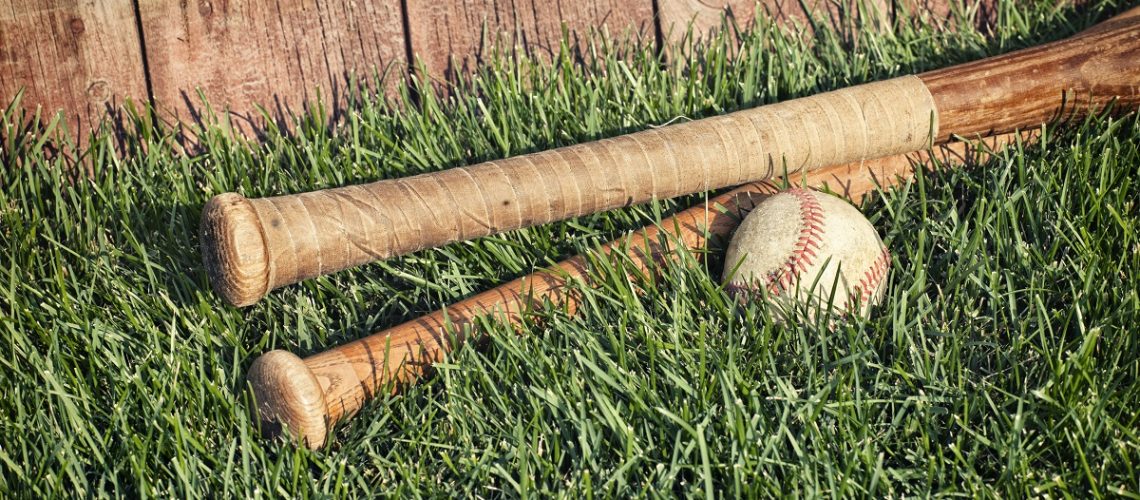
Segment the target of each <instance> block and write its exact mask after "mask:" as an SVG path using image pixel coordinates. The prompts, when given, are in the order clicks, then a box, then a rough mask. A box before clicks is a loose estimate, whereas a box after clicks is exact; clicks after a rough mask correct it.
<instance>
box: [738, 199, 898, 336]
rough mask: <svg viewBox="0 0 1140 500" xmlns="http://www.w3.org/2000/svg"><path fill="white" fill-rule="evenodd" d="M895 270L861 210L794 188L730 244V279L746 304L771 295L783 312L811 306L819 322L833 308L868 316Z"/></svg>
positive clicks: (767, 203) (754, 215)
mask: <svg viewBox="0 0 1140 500" xmlns="http://www.w3.org/2000/svg"><path fill="white" fill-rule="evenodd" d="M890 263H891V256H890V253H889V252H887V248H886V247H885V246H884V245H883V241H882V240H881V239H879V234H878V233H877V232H875V228H874V226H872V225H871V222H870V221H868V220H867V218H866V217H864V216H863V214H862V213H860V212H859V210H858V209H856V208H855V207H853V206H851V204H849V203H847V202H846V201H844V200H842V199H840V198H837V197H834V196H831V195H827V194H824V193H820V192H818V191H813V190H810V189H801V188H793V189H789V190H787V191H782V192H780V193H777V194H775V195H772V196H770V197H768V198H767V199H765V200H763V201H761V202H760V203H759V204H758V205H757V206H756V207H755V208H754V209H753V210H752V211H751V212H750V213H749V214H748V215H747V216H746V217H745V218H744V221H743V222H741V224H740V227H739V228H737V230H736V234H734V235H733V237H732V241H731V242H730V243H729V245H728V252H727V255H726V259H725V269H724V279H725V281H727V282H728V283H727V286H726V288H727V289H728V290H729V292H731V293H732V294H733V295H735V296H737V297H738V298H740V299H743V300H748V299H750V298H759V297H760V296H762V295H763V290H767V296H768V297H769V299H773V300H775V301H776V302H777V303H778V305H779V306H781V309H782V310H781V311H779V312H781V313H787V312H789V310H790V309H792V308H795V309H798V310H804V309H802V307H803V306H807V309H806V311H808V313H809V315H811V316H810V317H813V318H814V314H813V312H814V311H815V310H817V308H821V307H826V306H827V305H828V304H829V303H830V304H831V306H832V307H833V308H834V309H835V310H837V312H841V313H844V312H848V311H857V312H858V313H859V314H860V315H863V316H866V315H867V314H868V313H869V312H870V310H871V307H872V306H873V305H875V304H877V303H878V302H879V300H881V299H882V297H883V289H884V288H885V287H884V283H885V282H886V277H887V272H888V271H889V270H890V267H891V266H890ZM813 284H814V287H813ZM833 292H834V297H832V293H833ZM829 300H830V302H829ZM779 319H783V318H779Z"/></svg>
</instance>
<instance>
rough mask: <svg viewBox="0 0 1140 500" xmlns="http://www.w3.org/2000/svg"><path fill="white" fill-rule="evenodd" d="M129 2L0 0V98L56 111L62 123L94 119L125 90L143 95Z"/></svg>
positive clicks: (85, 124) (84, 124) (86, 123)
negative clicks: (20, 97) (19, 95)
mask: <svg viewBox="0 0 1140 500" xmlns="http://www.w3.org/2000/svg"><path fill="white" fill-rule="evenodd" d="M142 62H143V59H142V53H141V51H140V49H139V39H138V30H137V29H136V25H135V18H134V11H133V9H132V7H131V3H130V2H122V1H94V2H91V1H80V0H47V1H39V2H36V1H32V0H0V100H3V102H2V103H0V106H7V105H8V104H9V103H10V102H11V100H12V99H13V98H15V96H16V94H17V92H19V90H20V89H21V88H22V89H23V90H24V96H23V100H22V101H21V102H22V106H23V107H24V108H25V109H27V110H29V111H34V110H35V109H36V108H40V109H41V110H42V111H44V112H46V113H54V112H56V111H59V110H63V111H64V116H65V118H66V120H67V123H68V127H69V129H70V130H72V131H74V132H81V131H84V130H87V129H90V128H92V127H94V126H96V125H97V124H98V123H99V121H100V120H101V119H102V118H103V116H104V114H105V111H106V110H107V109H108V108H114V107H116V106H118V105H120V104H122V103H123V100H124V99H126V98H128V97H129V98H132V99H135V100H139V101H142V102H146V100H147V91H146V75H145V73H144V71H143V64H142Z"/></svg>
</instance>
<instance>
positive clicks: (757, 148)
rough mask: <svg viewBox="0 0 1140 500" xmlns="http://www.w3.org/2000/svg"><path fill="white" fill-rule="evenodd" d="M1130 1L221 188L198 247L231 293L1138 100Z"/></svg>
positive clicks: (1138, 32) (245, 297)
mask: <svg viewBox="0 0 1140 500" xmlns="http://www.w3.org/2000/svg"><path fill="white" fill-rule="evenodd" d="M1135 13H1136V10H1133V11H1130V12H1129V13H1128V14H1126V15H1125V16H1118V17H1117V18H1114V19H1113V20H1111V21H1109V22H1106V23H1102V25H1099V26H1098V28H1095V29H1092V30H1089V31H1086V32H1084V33H1082V34H1079V35H1077V36H1074V37H1072V38H1069V39H1067V40H1064V41H1061V42H1056V43H1051V44H1047V45H1043V46H1040V47H1035V48H1030V49H1026V50H1022V51H1018V52H1013V53H1010V54H1006V55H1002V56H997V57H993V58H989V59H985V60H982V61H978V62H973V63H968V64H963V65H960V66H955V67H952V68H947V69H942V70H937V71H932V72H929V73H924V74H921V75H917V76H907V77H902V78H895V79H891V80H886V81H882V82H876V83H870V84H865V85H859V86H855V87H850V88H846V89H842V90H837V91H834V92H828V93H824V94H819V95H815V96H811V97H806V98H802V99H795V100H791V101H787V102H783V103H779V104H773V105H769V106H762V107H758V108H753V109H748V110H743V111H738V112H735V113H730V114H727V115H722V116H716V117H711V118H705V119H702V120H697V121H694V122H689V123H685V124H680V125H672V126H668V127H663V128H659V129H654V130H646V131H642V132H638V133H634V134H629V135H624V136H620V137H616V138H612V139H603V140H600V141H596V142H591V143H586V144H579V145H575V146H570V147H565V148H559V149H554V150H550V151H544V152H540V153H534V154H529V155H524V156H518V157H514V158H508V159H504V160H496V161H490V162H485V163H481V164H478V165H473V166H468V167H460V168H453V169H449V170H444V171H441V172H435V173H431V174H425V175H418V176H414V177H407V178H402V179H390V180H383V181H379V182H374V183H371V184H366V185H360V186H348V187H341V188H335V189H328V190H322V191H315V192H310V193H302V194H295V195H287V196H278V197H272V198H260V199H247V198H244V197H242V196H241V195H238V194H234V193H226V194H222V195H219V196H217V197H215V198H214V199H212V200H210V202H209V203H208V204H207V205H206V207H205V209H204V211H203V215H202V238H201V241H202V254H203V259H204V262H205V266H206V269H207V271H208V273H209V274H210V279H211V282H212V283H213V286H214V288H215V290H217V291H218V292H219V293H220V294H221V295H222V296H223V297H225V298H226V300H228V301H229V302H230V303H232V304H234V305H238V306H243V305H249V304H252V303H254V302H256V301H257V300H259V299H260V298H261V297H262V296H264V295H265V294H266V293H267V292H268V291H269V290H272V289H274V288H277V287H280V286H284V285H287V284H290V283H295V282H298V281H301V280H304V279H308V278H311V277H314V276H319V275H322V274H327V273H330V272H334V271H338V270H341V269H345V268H348V267H352V266H356V265H360V264H364V263H367V262H371V261H375V260H378V259H384V258H388V257H393V256H397V255H402V254H406V253H408V252H412V251H416V250H420V249H423V248H429V247H435V246H440V245H444V244H447V243H450V242H454V241H459V240H467V239H471V238H476V237H480V236H486V235H489V234H494V233H498V232H502V231H506V230H511V229H517V228H521V227H527V226H532V225H536V224H542V223H546V222H552V221H555V220H561V219H566V218H570V217H575V216H579V215H583V214H588V213H594V212H598V211H602V210H607V209H612V208H617V207H621V206H626V205H630V204H633V203H641V202H645V201H649V200H651V199H654V198H658V199H663V198H670V197H674V196H679V195H683V194H687V193H693V192H698V191H704V190H709V189H717V188H722V187H727V186H733V185H738V184H742V183H744V182H750V181H757V180H763V179H768V178H771V177H772V176H773V175H777V174H780V173H784V172H796V171H800V170H812V169H816V168H819V167H822V166H825V165H835V164H840V163H846V162H853V161H862V160H866V159H871V158H879V157H884V156H888V155H893V154H899V153H904V152H908V151H914V150H918V149H922V148H924V147H926V146H928V145H929V144H930V143H931V142H932V141H933V142H935V143H942V142H945V141H946V140H948V139H949V138H950V137H951V136H952V135H962V136H967V137H975V136H979V135H982V134H990V133H1003V132H1008V131H1012V130H1014V129H1017V128H1029V127H1035V126H1037V125H1040V124H1041V123H1044V122H1046V121H1049V120H1051V119H1054V118H1059V117H1065V116H1068V115H1075V114H1081V113H1085V112H1087V111H1088V110H1089V109H1099V108H1100V107H1101V106H1103V105H1105V104H1106V103H1108V102H1110V101H1112V100H1114V99H1117V100H1119V103H1120V104H1121V105H1122V106H1128V107H1135V106H1136V105H1137V104H1138V103H1140V19H1138V18H1137V17H1136V16H1135Z"/></svg>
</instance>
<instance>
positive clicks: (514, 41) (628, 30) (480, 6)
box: [408, 0, 654, 79]
mask: <svg viewBox="0 0 1140 500" xmlns="http://www.w3.org/2000/svg"><path fill="white" fill-rule="evenodd" d="M653 23H654V19H653V2H652V0H515V1H513V2H512V1H505V0H446V1H420V0H409V1H408V31H409V33H408V34H409V36H410V39H411V46H412V51H413V52H414V53H415V55H416V57H418V58H419V59H420V61H422V62H423V64H424V66H426V68H427V71H428V74H429V75H430V76H431V77H432V78H436V79H440V78H451V77H454V76H455V75H456V74H463V73H467V72H469V71H470V70H471V69H472V68H473V67H474V65H476V64H478V63H479V62H480V61H481V60H482V59H483V58H484V57H485V56H486V55H487V52H488V51H489V50H490V48H491V47H493V45H494V44H495V43H496V42H501V43H504V44H510V45H508V46H517V47H521V48H523V49H524V50H526V51H527V52H528V53H529V54H532V55H538V56H547V57H549V56H550V55H552V54H556V53H557V52H558V46H559V44H560V43H561V40H562V27H563V24H565V26H566V28H567V30H568V31H569V32H570V34H571V37H572V39H574V38H576V39H578V40H582V39H583V37H584V36H586V35H588V32H589V30H590V28H591V27H595V28H598V29H601V28H602V27H603V26H604V27H605V29H607V30H608V31H609V33H610V34H611V35H614V36H621V35H625V34H630V35H631V36H632V35H640V36H644V37H648V39H649V43H652V37H653V36H654V24H653ZM452 60H454V63H455V64H454V67H453V64H452Z"/></svg>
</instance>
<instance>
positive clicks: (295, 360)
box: [246, 350, 328, 450]
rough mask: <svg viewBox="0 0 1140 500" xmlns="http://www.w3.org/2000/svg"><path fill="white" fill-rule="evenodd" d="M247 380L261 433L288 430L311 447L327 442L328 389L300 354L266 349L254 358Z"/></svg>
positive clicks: (275, 432)
mask: <svg viewBox="0 0 1140 500" xmlns="http://www.w3.org/2000/svg"><path fill="white" fill-rule="evenodd" d="M246 380H248V381H249V385H250V386H251V388H252V389H253V398H254V400H255V402H256V408H257V417H258V419H259V420H260V421H261V432H262V434H264V435H267V436H276V435H279V434H281V432H282V430H287V431H288V432H289V433H290V434H291V435H293V436H294V437H296V438H297V439H299V440H301V441H302V442H303V443H305V445H306V446H308V447H309V448H310V449H314V450H315V449H318V448H320V447H321V446H323V445H324V444H325V435H326V434H327V432H328V422H327V418H326V414H325V393H324V390H323V389H321V384H320V382H318V381H317V377H316V376H315V375H313V372H312V371H311V370H309V367H308V366H306V365H305V362H304V361H303V360H302V359H301V358H299V357H297V355H295V354H293V353H291V352H288V351H280V350H278V351H270V352H267V353H265V354H262V355H261V357H259V358H257V359H256V360H254V362H253V365H251V366H250V367H249V374H248V375H246ZM282 427H284V428H285V429H283V428H282Z"/></svg>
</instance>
